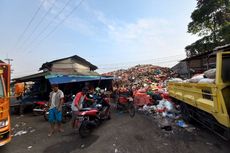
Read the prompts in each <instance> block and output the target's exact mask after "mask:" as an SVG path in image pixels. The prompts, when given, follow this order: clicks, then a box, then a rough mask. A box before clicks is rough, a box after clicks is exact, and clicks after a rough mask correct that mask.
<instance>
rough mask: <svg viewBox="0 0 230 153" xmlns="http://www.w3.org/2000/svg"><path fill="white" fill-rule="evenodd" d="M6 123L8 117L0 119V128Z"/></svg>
mask: <svg viewBox="0 0 230 153" xmlns="http://www.w3.org/2000/svg"><path fill="white" fill-rule="evenodd" d="M7 125H8V119H5V120H1V121H0V128H3V127H5V126H7Z"/></svg>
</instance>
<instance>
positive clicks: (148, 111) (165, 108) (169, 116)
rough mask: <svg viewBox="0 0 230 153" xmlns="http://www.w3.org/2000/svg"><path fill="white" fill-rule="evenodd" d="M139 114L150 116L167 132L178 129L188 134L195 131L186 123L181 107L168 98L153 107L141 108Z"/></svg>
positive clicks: (145, 106)
mask: <svg viewBox="0 0 230 153" xmlns="http://www.w3.org/2000/svg"><path fill="white" fill-rule="evenodd" d="M138 112H140V113H143V114H144V115H147V116H150V117H151V118H152V119H154V121H155V122H157V124H158V126H159V127H160V128H161V129H162V130H165V131H173V130H174V131H175V130H176V129H178V127H179V128H183V129H185V130H186V131H188V132H193V131H194V130H195V127H193V126H192V125H190V124H188V123H186V121H184V119H183V117H182V115H181V111H180V106H179V105H177V104H175V103H174V102H172V100H171V99H170V98H168V97H167V98H163V99H162V100H157V102H155V103H154V104H153V105H144V106H143V107H139V109H138Z"/></svg>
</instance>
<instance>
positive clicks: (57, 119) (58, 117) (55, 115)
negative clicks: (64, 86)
mask: <svg viewBox="0 0 230 153" xmlns="http://www.w3.org/2000/svg"><path fill="white" fill-rule="evenodd" d="M51 87H52V92H50V96H49V103H48V106H49V122H50V125H51V131H50V133H49V134H48V136H51V135H52V134H53V133H54V128H55V124H57V127H58V131H59V132H64V130H63V129H62V128H61V121H62V105H63V102H64V93H63V92H62V91H61V90H60V89H59V88H58V85H57V84H52V85H51Z"/></svg>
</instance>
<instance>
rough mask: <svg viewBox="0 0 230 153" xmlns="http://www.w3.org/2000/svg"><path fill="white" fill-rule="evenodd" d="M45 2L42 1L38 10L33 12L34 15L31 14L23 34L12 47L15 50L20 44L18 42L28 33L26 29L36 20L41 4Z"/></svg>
mask: <svg viewBox="0 0 230 153" xmlns="http://www.w3.org/2000/svg"><path fill="white" fill-rule="evenodd" d="M44 2H45V0H43V1H42V2H41V3H40V5H39V7H38V9H37V10H36V11H35V13H34V14H33V16H32V18H31V19H30V21H29V22H28V24H27V26H26V27H25V29H24V30H23V32H22V33H21V34H20V35H19V37H18V39H17V42H16V44H15V45H14V46H13V47H15V48H17V46H18V44H19V43H20V41H21V40H22V39H23V37H24V35H25V33H26V32H27V31H28V29H29V28H30V26H31V24H32V22H33V21H34V19H35V18H36V16H37V15H38V13H39V11H40V10H41V8H42V6H43V4H44Z"/></svg>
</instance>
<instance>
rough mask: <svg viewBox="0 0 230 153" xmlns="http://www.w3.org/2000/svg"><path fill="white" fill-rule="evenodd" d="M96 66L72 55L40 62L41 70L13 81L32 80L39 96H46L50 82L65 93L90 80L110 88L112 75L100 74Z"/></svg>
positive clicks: (74, 90)
mask: <svg viewBox="0 0 230 153" xmlns="http://www.w3.org/2000/svg"><path fill="white" fill-rule="evenodd" d="M96 69H97V66H95V65H93V64H91V63H90V62H88V61H87V60H85V59H83V58H81V57H79V56H77V55H74V56H70V57H66V58H61V59H57V60H53V61H51V62H46V63H44V64H42V66H41V68H40V69H39V70H40V71H41V72H39V73H36V74H32V75H28V76H23V77H19V78H14V79H13V81H14V82H28V81H32V82H34V87H36V90H35V89H34V93H36V95H38V96H39V97H43V98H46V99H47V98H48V95H49V91H50V90H51V88H50V84H59V87H60V88H61V89H62V90H63V92H64V93H65V94H68V93H69V94H70V93H74V94H75V93H76V91H79V90H81V88H82V87H84V86H85V83H88V82H90V85H91V86H94V87H96V86H100V87H103V88H105V87H106V88H107V89H109V88H111V87H110V86H111V84H112V80H113V77H106V76H101V75H100V74H99V73H97V72H95V70H96Z"/></svg>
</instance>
